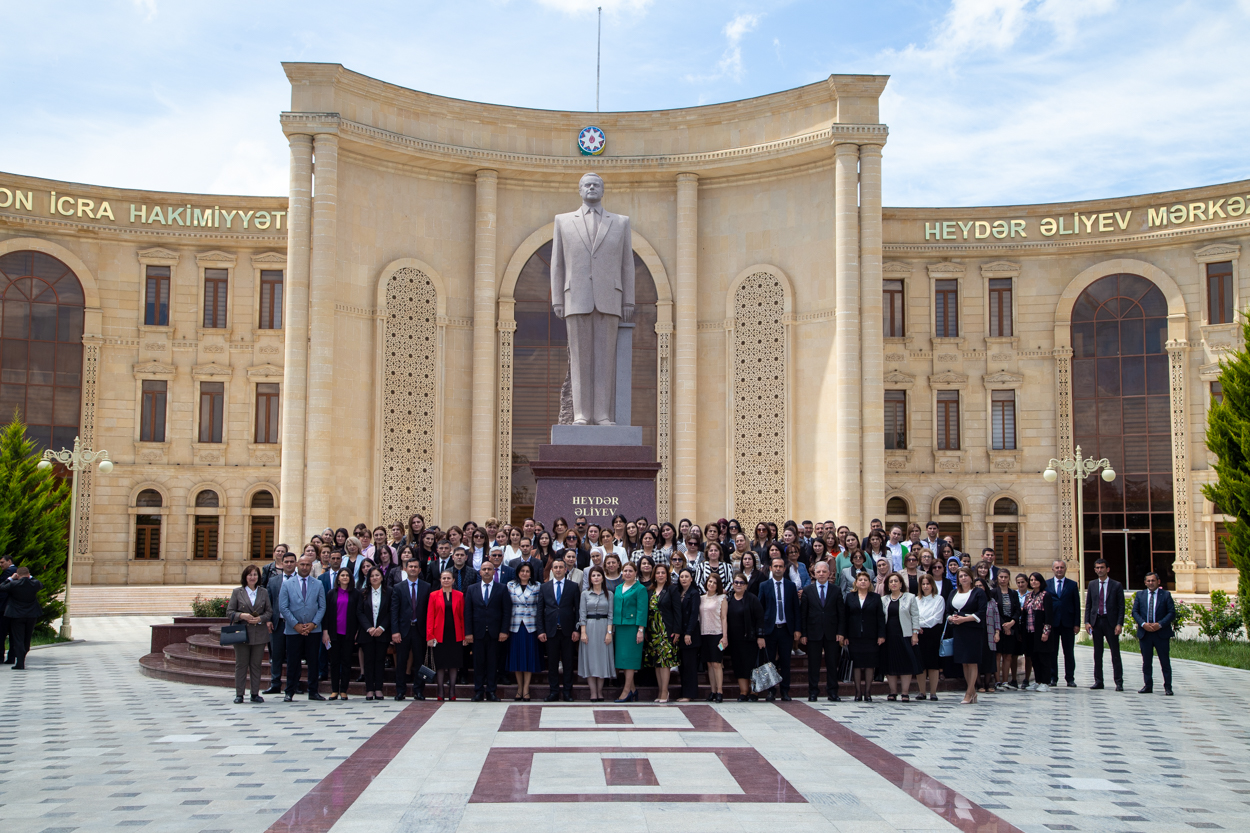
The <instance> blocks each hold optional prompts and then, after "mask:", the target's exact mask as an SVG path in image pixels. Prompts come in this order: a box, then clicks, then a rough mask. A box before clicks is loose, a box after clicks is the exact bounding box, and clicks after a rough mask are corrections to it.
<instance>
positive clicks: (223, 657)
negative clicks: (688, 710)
mask: <svg viewBox="0 0 1250 833" xmlns="http://www.w3.org/2000/svg"><path fill="white" fill-rule="evenodd" d="M222 624H224V620H220V619H210V620H205V619H194V618H191V617H179V618H176V619H175V620H174V622H173V624H171V625H154V626H153V627H152V652H151V653H149V654H147V655H146V656H144V657H141V658H140V660H139V665H140V668H141V670H142V672H143V673H144V674H146V675H147V676H149V677H156V678H158V679H162V680H172V681H174V682H182V683H192V684H196V685H211V686H220V687H223V688H233V687H234V648H233V647H222V646H221V644H220V642H219V640H220V638H221V626H222ZM726 672H727V673H726V681H725V686H724V692H725V699H726V700H727V701H728V700H736V699H737V696H738V686H737V683H736V681H735V680H733V679H730V677H731V676H732V674H733V671H732V669H730V668H729V667H728V666H727V667H726ZM305 673H307V672H305ZM269 675H270V665H269V649H268V648H266V649H265V658H264V662H263V668H262V672H261V679H262V681H263V683H262V686H261V687H262V688H268V685H269V679H270V677H269ZM359 676H360V669H359V668H358V667H353V669H352V680H353V681H354V680H356V679H357V678H358V677H359ZM507 676H508V678H509V679H511V675H507ZM821 676H822V677H823V676H824V674H823V673H822V675H821ZM385 679H386V683H385V685H384V687H383V690H384V691H385V692H386V696H388V697H390V696H393V695H394V694H395V685H394V679H395V670H394V668H390V667H388V668H387V669H386V673H385ZM574 683H575V684H574V687H573V697H574V699H575V700H589V699H590V689H589V688H588V687H587V686H586V684H585V681H584V680H582V679H581V678H580V677H576V676H575V677H574ZM940 687H941V688H942V690H944V691H956V690H957V691H962V690H963V681H962V680H958V681H956V680H943V681H942V683H941V686H940ZM679 689H680V680H679V677H678V675H677V673H676V672H673V675H672V680H671V683H670V686H669V697H670V698H673V699H675V698H677V697H679V696H680V694H679V693H678V692H679ZM320 691H321V693H322V694H328V693H329V683H322V684H321V688H320ZM349 691H350V693H351V694H354V695H360V696H364V691H365V687H364V683H361V682H352V684H351V686H350V687H349ZM549 691H550V688H549V687H548V684H547V674H546V673H538V674H535V675H534V680H533V682H532V683H531V685H530V698H531V700H542V699H543V698H545V697H546V696H547V694H548V692H549ZM617 691H618V687H617V686H616V685H613V684H612V683H611V682H609V684H608V686H607V690H606V691H605V695H606V696H608V698H609V699H611V698H612V697H615V696H616V693H617ZM710 691H711V689H710V688H708V684H707V675H706V674H700V675H699V699H703V698H705V697H706V696H707V695H708V693H709V692H710ZM887 691H888V689H887V688H886V685H885V683H884V682H880V683H877V684H875V685H874V686H873V694H874V695H876V694H882V695H884V694H886V693H887ZM425 693H426V696H427V697H434V696H435V695H436V691H435V686H433V685H428V686H426V690H425ZM790 693H791V696H793V697H794V698H795V699H799V698H803V697H806V696H807V659H806V657H802V656H796V657H793V659H792V662H791V692H790ZM840 693H841V695H842V696H843V697H847V696H849V695H850V694H851V686H850V684H849V683H844V684H843V685H842V686H841V689H840ZM914 693H915V689H914V688H913V694H914ZM498 694H499V697H500V698H502V699H503V700H512V699H513V698H514V697H515V696H516V686H515V685H507V684H500V685H499V688H498ZM821 694H822V696H823V695H824V690H823V688H822V691H821ZM472 696H473V677H472V671H470V672H469V673H468V674H466V673H465V672H463V671H461V673H460V678H459V679H458V680H457V685H456V698H457V699H461V698H463V699H469V698H471V697H472ZM638 696H639V699H640V700H642V701H648V700H654V699H655V698H656V696H657V688H656V685H655V678H654V672H650V671H642V672H640V676H639V684H638Z"/></svg>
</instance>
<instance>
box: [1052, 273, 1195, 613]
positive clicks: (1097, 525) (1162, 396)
mask: <svg viewBox="0 0 1250 833" xmlns="http://www.w3.org/2000/svg"><path fill="white" fill-rule="evenodd" d="M1167 315H1168V305H1167V299H1166V298H1164V297H1163V293H1162V292H1161V291H1160V290H1159V288H1158V287H1157V286H1155V285H1154V284H1153V283H1151V282H1150V281H1148V280H1146V279H1145V278H1143V277H1140V276H1138V275H1123V274H1122V275H1108V276H1107V277H1105V278H1100V279H1098V280H1096V281H1094V282H1093V283H1092V284H1090V285H1089V287H1088V288H1087V289H1086V290H1085V291H1084V292H1082V293H1081V295H1080V297H1078V298H1077V300H1076V305H1075V306H1074V307H1073V310H1072V428H1073V438H1074V440H1075V443H1076V445H1079V446H1080V447H1081V455H1082V456H1083V457H1086V458H1093V459H1095V460H1097V459H1099V458H1101V457H1106V458H1107V460H1108V461H1109V462H1110V463H1111V467H1112V468H1113V469H1115V472H1116V478H1115V480H1113V481H1112V482H1110V483H1107V482H1105V481H1104V480H1103V479H1102V478H1100V477H1089V478H1086V480H1085V481H1084V486H1083V488H1084V493H1083V495H1082V497H1083V498H1084V504H1085V517H1084V519H1083V520H1084V526H1085V541H1084V544H1085V552H1086V556H1087V557H1086V559H1085V564H1086V565H1087V566H1086V571H1087V573H1088V575H1087V576H1086V577H1085V578H1086V580H1088V579H1090V578H1092V577H1093V572H1092V570H1093V564H1094V561H1095V560H1096V559H1098V558H1099V557H1102V558H1105V559H1106V560H1107V563H1108V565H1109V566H1110V567H1111V576H1112V577H1113V578H1115V579H1117V580H1119V581H1122V582H1125V585H1126V586H1127V587H1129V588H1137V587H1143V586H1144V585H1145V577H1146V573H1148V572H1150V571H1151V570H1155V571H1157V572H1158V573H1159V575H1160V576H1162V578H1163V581H1164V583H1165V584H1166V585H1167V586H1168V587H1173V586H1174V585H1175V576H1174V575H1173V572H1172V562H1173V560H1174V559H1175V557H1176V555H1175V553H1176V531H1175V520H1174V515H1173V504H1172V425H1171V397H1170V391H1171V387H1170V381H1169V372H1168V355H1167V350H1166V345H1167ZM1126 546H1127V549H1126ZM1126 565H1127V576H1126V574H1125V570H1126Z"/></svg>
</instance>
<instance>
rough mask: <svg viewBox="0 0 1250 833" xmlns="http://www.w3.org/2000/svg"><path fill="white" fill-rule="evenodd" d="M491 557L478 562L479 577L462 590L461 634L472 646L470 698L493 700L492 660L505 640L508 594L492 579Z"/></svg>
mask: <svg viewBox="0 0 1250 833" xmlns="http://www.w3.org/2000/svg"><path fill="white" fill-rule="evenodd" d="M502 554H503V553H502V552H501V553H500V555H502ZM493 561H494V559H493V558H492V559H491V561H488V562H486V563H485V564H483V565H482V571H481V576H482V580H481V581H480V582H478V583H477V584H475V585H473V586H472V587H470V588H469V590H468V592H467V593H465V594H464V638H465V642H467V643H469V644H470V645H472V646H473V699H474V700H475V701H478V702H480V701H482V700H490V701H491V702H495V703H497V702H499V695H497V694H495V671H496V660H497V658H498V656H499V653H500V651H499V648H500V647H501V646H502V644H503V643H504V642H506V641H507V640H508V633H509V631H508V628H509V627H510V625H511V624H512V597H511V596H510V595H509V594H508V587H507V585H505V584H500V583H498V582H496V581H495V565H494V563H493Z"/></svg>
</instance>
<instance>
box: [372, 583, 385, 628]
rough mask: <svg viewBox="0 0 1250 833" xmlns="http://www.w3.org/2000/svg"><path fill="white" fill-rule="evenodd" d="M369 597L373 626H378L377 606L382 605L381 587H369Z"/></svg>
mask: <svg viewBox="0 0 1250 833" xmlns="http://www.w3.org/2000/svg"><path fill="white" fill-rule="evenodd" d="M369 598H370V600H371V601H370V603H371V605H372V606H373V626H374V627H375V628H376V627H377V626H378V608H379V607H381V606H382V588H381V587H371V588H369Z"/></svg>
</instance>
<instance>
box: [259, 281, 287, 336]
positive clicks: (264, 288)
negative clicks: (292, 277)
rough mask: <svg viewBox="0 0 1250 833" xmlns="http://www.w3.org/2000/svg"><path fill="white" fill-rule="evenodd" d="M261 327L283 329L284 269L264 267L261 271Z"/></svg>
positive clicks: (264, 328) (263, 328)
mask: <svg viewBox="0 0 1250 833" xmlns="http://www.w3.org/2000/svg"><path fill="white" fill-rule="evenodd" d="M260 329H262V330H281V329H282V270H281V269H262V270H261V273H260Z"/></svg>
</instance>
